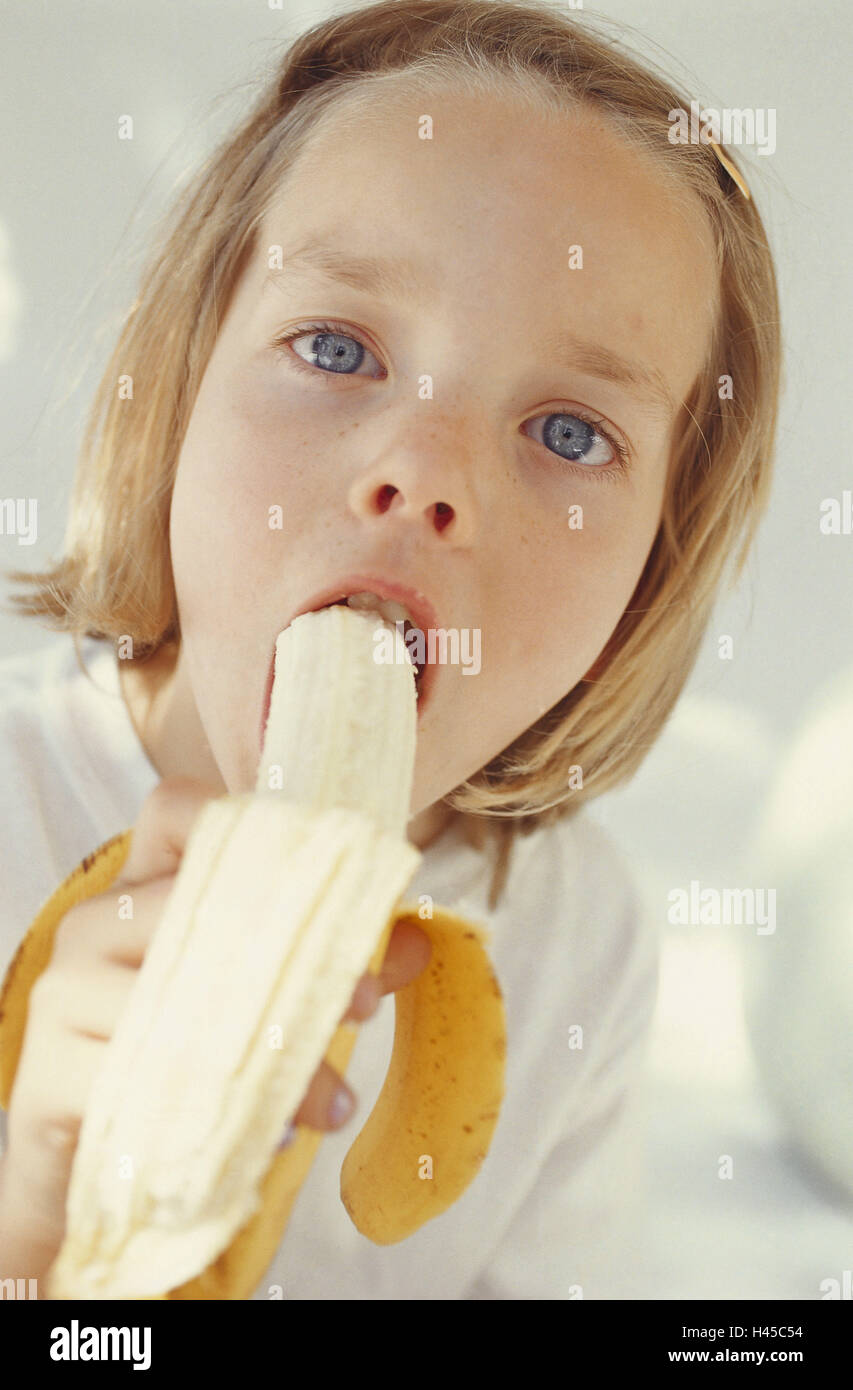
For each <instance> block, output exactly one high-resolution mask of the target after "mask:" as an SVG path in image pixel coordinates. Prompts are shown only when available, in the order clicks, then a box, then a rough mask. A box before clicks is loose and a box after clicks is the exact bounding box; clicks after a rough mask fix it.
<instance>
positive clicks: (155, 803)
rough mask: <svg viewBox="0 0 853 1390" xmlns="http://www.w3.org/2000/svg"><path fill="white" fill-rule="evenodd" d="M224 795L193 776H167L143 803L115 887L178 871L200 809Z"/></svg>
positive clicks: (146, 880)
mask: <svg viewBox="0 0 853 1390" xmlns="http://www.w3.org/2000/svg"><path fill="white" fill-rule="evenodd" d="M224 795H225V793H224V792H223V791H222V790H220V789H218V788H216V787H213V786H211V785H210V784H209V783H207V782H200V781H198V780H197V779H196V778H194V777H166V778H164V779H163V781H162V782H160V783H158V785H157V786H156V787H155V788H154V790H153V792H151V794H150V795H149V796H147V797H146V799H145V801H144V802H143V803H142V808H141V810H140V812H139V818H138V820H137V822H136V825H135V826H134V827H133V831H132V833H131V840H130V849H129V850H128V855H127V859H126V860H125V862H124V866H123V868H122V871H121V873H120V875H119V877H118V878H117V879H116V881H115V886H118V885H120V884H127V885H132V884H136V883H147V882H148V881H149V880H150V879H154V878H162V877H163V876H164V875H166V874H174V873H177V871H178V868H179V866H180V863H181V859H182V858H183V853H184V847H185V845H186V842H187V839H188V838H189V833H190V831H191V829H192V827H193V824H194V822H195V820H196V818H197V817H198V815H199V812H200V811H201V810H202V808H203V807H204V806H205V804H206V803H207V802H208V801H212V800H213V799H214V798H215V797H218V796H224Z"/></svg>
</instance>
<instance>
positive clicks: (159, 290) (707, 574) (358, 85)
mask: <svg viewBox="0 0 853 1390" xmlns="http://www.w3.org/2000/svg"><path fill="white" fill-rule="evenodd" d="M401 74H405V75H406V78H407V80H409V81H412V82H421V83H423V84H428V83H430V82H435V81H440V82H444V81H448V80H452V79H454V78H459V77H460V76H461V77H462V78H463V79H464V81H465V83H466V87H467V88H468V89H470V88H472V87H475V88H476V90H478V91H490V92H494V91H498V92H501V91H506V90H507V84H509V85H510V87H511V88H512V89H513V90H514V91H515V92H516V93H517V94H519V95H521V96H527V97H528V98H529V99H530V101H531V102H532V103H534V104H535V105H536V106H538V108H539V109H540V110H553V111H555V112H559V111H566V110H568V109H570V108H572V107H577V105H578V103H581V104H583V105H585V106H586V107H587V108H588V109H589V108H592V109H593V110H595V111H596V112H598V113H601V114H603V115H604V116H605V117H607V118H609V119H610V120H611V122H614V123H616V124H617V125H618V127H619V128H620V130H621V132H622V133H623V134H624V137H625V139H626V140H629V141H633V142H634V143H635V144H636V145H638V146H639V147H640V148H642V149H643V150H645V151H647V152H648V153H649V154H651V155H652V157H653V158H654V159H655V161H656V163H657V165H658V166H659V167H660V169H661V170H663V171H664V172H665V173H666V174H667V175H668V176H669V177H670V179H671V181H672V184H673V186H674V187H675V188H677V189H680V190H681V191H682V193H683V196H684V197H685V198H690V197H691V195H692V197H693V198H694V199H698V200H699V201H700V203H701V205H702V207H703V208H704V211H705V213H706V215H707V218H708V220H709V223H710V226H711V228H712V231H713V236H714V244H715V248H716V254H717V264H718V270H719V310H718V316H717V322H716V325H715V329H714V333H713V336H712V341H711V343H710V344H709V347H708V355H707V360H706V363H705V366H704V368H703V370H702V371H700V373H699V374H698V377H697V380H696V381H695V383H694V384H693V387H692V389H691V390H690V392H689V394H688V396H687V398H686V399H685V401H684V402H683V405H682V410H681V416H680V419H679V420H678V421H677V422H676V428H675V431H674V436H673V439H674V442H673V449H672V456H671V459H670V464H669V474H668V480H667V488H666V496H665V500H664V504H663V510H662V516H661V523H660V526H659V529H658V532H657V535H656V537H655V540H654V542H653V545H652V547H651V550H650V553H649V556H648V559H647V562H646V565H645V567H644V569H643V573H642V575H641V576H640V579H639V581H638V583H637V586H636V588H635V591H634V593H633V595H632V598H631V600H630V601H629V603H628V605H627V606H626V609H625V611H624V613H623V615H622V617H621V619H620V621H619V622H618V624H617V626H616V628H615V629H614V631H613V633H612V634H611V637H610V639H609V641H608V642H607V644H606V646H605V648H604V651H603V652H602V654H601V656H600V657H599V659H598V661H597V662H596V665H595V668H594V671H595V678H592V677H591V676H589V675H588V678H586V679H584V680H581V681H579V682H578V684H577V685H576V686H575V687H574V688H573V689H572V690H570V691H569V692H568V693H567V694H566V695H565V696H564V698H563V699H562V700H560V701H559V703H558V704H557V705H555V706H554V707H553V708H552V709H551V710H550V711H549V712H548V713H547V714H545V715H544V716H543V717H542V718H540V719H538V720H537V721H536V723H535V724H534V725H532V726H531V727H530V728H529V729H527V730H526V731H525V732H524V733H523V734H522V735H521V736H520V737H519V738H517V739H516V740H515V741H514V743H513V744H512V745H511V746H510V747H508V748H507V749H505V750H504V751H503V752H502V753H501V754H499V756H497V757H496V758H494V759H493V760H492V761H491V762H490V763H488V764H487V765H486V766H485V767H483V768H481V769H480V771H479V772H477V773H476V775H474V776H473V777H471V778H469V780H468V781H466V782H465V783H463V784H462V785H461V786H459V787H457V788H455V789H454V790H453V791H452V792H451V793H449V795H448V796H447V797H446V798H445V802H446V803H447V804H448V805H449V806H451V807H452V808H453V809H454V810H456V811H458V812H461V813H463V814H465V815H466V817H467V816H471V817H474V818H475V820H476V822H477V823H476V826H475V828H474V839H475V842H479V843H481V844H482V843H483V839H484V836H485V832H486V831H487V830H489V831H492V832H494V844H495V846H496V848H497V851H498V852H497V855H496V858H495V872H494V876H493V880H492V890H491V898H490V901H491V903H492V904H494V902H496V901H497V899H498V896H499V894H500V891H501V887H502V884H503V881H504V878H505V875H506V871H507V867H508V862H509V859H508V854H509V849H510V846H511V843H512V836H513V834H514V832H515V831H517V830H521V831H522V832H526V831H529V830H531V829H533V828H535V827H536V826H538V825H541V824H544V823H549V822H551V821H553V820H554V819H555V818H557V817H559V816H566V815H571V814H573V813H575V812H576V811H577V810H578V809H579V807H580V805H581V804H582V803H583V802H584V801H586V800H588V799H589V798H591V797H593V796H598V795H600V794H601V793H602V792H604V791H606V790H607V789H609V788H612V787H614V786H616V785H617V784H619V783H622V782H624V781H626V780H627V779H628V778H630V777H631V776H632V775H633V773H634V772H635V771H636V769H637V768H638V767H639V765H640V764H641V762H642V761H643V759H644V757H645V755H646V753H647V752H648V751H649V749H650V748H651V746H652V744H653V743H654V741H655V739H656V737H657V735H658V734H659V732H660V730H661V729H662V727H663V725H664V723H665V722H666V719H667V718H668V716H669V714H670V712H671V710H672V708H673V706H674V704H675V702H676V700H677V698H678V695H679V694H680V692H681V690H682V688H683V686H684V684H685V681H686V680H687V677H688V675H689V674H690V671H691V669H692V667H693V665H694V662H695V660H696V656H697V654H698V651H699V647H700V644H701V641H702V638H703V635H704V632H705V629H706V626H707V623H708V621H709V618H710V616H711V613H712V610H713V605H714V601H715V598H716V595H717V590H718V588H719V586H720V581H721V579H722V577H723V573H724V570H725V568H726V565H727V563H728V562H729V561H731V562H732V565H733V574H732V582H734V581H735V580H736V579H737V578H738V577H739V575H740V573H741V570H742V568H743V565H744V563H745V560H746V557H747V553H748V550H749V547H750V545H751V543H752V540H753V537H754V534H755V530H756V527H757V524H758V521H759V519H760V517H761V515H762V513H763V511H764V508H765V506H766V503H767V499H768V493H769V488H770V475H771V457H772V452H773V446H774V440H775V432H776V415H777V406H778V394H779V382H780V362H781V346H780V328H779V309H778V298H777V290H776V279H775V273H774V268H773V261H772V257H771V253H770V249H769V246H768V241H767V237H766V234H765V231H764V227H763V225H762V222H761V219H760V217H759V215H758V212H757V210H756V207H755V202H754V200H748V199H746V198H745V197H744V195H743V194H742V192H741V191H740V190H739V188H738V187H737V185H736V184H735V181H734V180H733V179H732V177H731V176H730V174H729V173H728V172H727V171H726V170H725V169H724V168H723V166H722V164H721V163H720V161H718V159H717V158H716V157H715V155H714V153H713V151H712V150H711V149H710V148H709V147H708V146H707V145H704V144H677V145H674V144H671V143H670V142H669V139H668V131H669V123H668V120H667V113H668V112H669V111H671V110H673V109H674V108H682V109H689V100H686V99H684V98H683V97H682V96H681V95H680V94H679V93H678V92H677V91H676V90H675V89H674V87H673V86H671V85H670V83H669V82H668V81H667V80H666V79H664V78H663V77H662V76H658V75H656V74H655V73H654V72H653V71H652V70H651V69H650V67H649V66H648V65H647V64H645V63H644V64H641V63H640V62H638V61H636V60H635V59H634V58H632V57H631V56H629V55H627V54H626V53H624V52H622V51H620V49H619V48H618V47H617V46H616V45H615V44H614V43H613V42H612V41H611V40H610V39H609V38H607V39H604V38H600V37H597V36H596V35H595V34H594V33H593V32H591V30H590V25H589V21H588V20H587V19H586V18H585V19H584V20H583V21H582V22H581V23H578V22H576V21H575V20H574V19H573V18H572V17H571V15H569V14H566V13H564V12H563V11H562V10H561V9H560V8H558V7H557V6H556V5H550V4H548V3H530V4H528V3H504V2H503V0H387V2H386V3H379V4H372V5H367V6H364V7H361V8H358V9H355V10H351V11H347V12H345V13H342V14H338V15H336V16H334V17H333V18H330V19H327V20H324V21H323V22H322V23H319V24H316V25H314V26H313V27H312V28H311V29H310V30H308V31H307V32H306V33H304V34H303V35H301V36H300V37H299V38H298V39H297V40H296V41H295V42H294V43H293V44H292V45H291V46H290V47H289V48H288V49H287V51H286V52H285V53H284V55H283V57H282V58H281V61H280V64H279V65H278V68H277V71H276V72H275V73H274V75H273V77H272V78H271V80H270V81H269V82H268V83H267V84H266V86H265V88H264V90H263V91H262V93H261V95H260V97H259V99H258V100H257V101H256V103H255V105H254V107H253V109H252V110H251V111H250V113H249V114H248V115H247V116H246V117H245V119H244V120H243V121H242V123H241V124H240V125H239V127H238V128H237V129H236V130H235V131H234V132H233V133H231V134H230V135H229V136H228V137H227V138H226V139H224V140H223V141H222V142H221V143H220V144H219V146H218V147H217V149H216V150H215V151H214V152H213V154H211V155H210V157H209V158H208V159H207V161H206V162H205V164H204V165H203V167H202V168H201V169H200V170H199V171H198V173H197V174H196V176H195V177H194V179H193V181H192V182H191V184H190V186H189V188H188V189H187V190H186V192H185V193H184V194H183V196H182V197H181V198H180V199H179V200H178V201H177V203H176V205H175V207H174V209H173V210H172V212H171V215H170V218H169V219H168V220H167V221H166V224H165V226H164V230H163V234H162V237H161V239H160V241H159V243H158V247H157V249H156V252H155V254H154V255H153V257H152V258H151V260H150V262H149V264H148V266H147V268H146V269H145V271H144V274H143V276H142V278H141V285H140V290H139V294H138V296H137V298H136V300H135V302H134V303H133V304H132V305H131V308H130V310H129V312H128V314H127V317H126V320H125V322H124V326H123V328H122V330H121V333H120V336H119V339H118V342H117V345H116V347H115V350H114V352H113V354H112V356H111V358H110V360H109V362H108V364H107V367H106V369H105V371H104V374H103V377H102V379H101V382H100V385H99V387H98V390H97V393H96V396H95V400H94V402H93V405H92V409H91V412H90V416H89V420H88V424H87V428H86V431H85V435H84V440H83V445H82V449H81V453H80V458H79V463H78V469H77V474H76V478H75V484H74V490H73V494H72V499H71V508H70V513H69V521H68V527H67V531H66V538H65V555H64V556H63V558H61V559H60V560H59V561H58V563H56V564H55V566H54V567H53V568H51V569H48V570H47V571H45V572H41V573H37V574H27V573H25V572H21V571H17V570H16V571H11V572H9V575H8V577H9V578H10V579H11V580H12V582H13V583H19V584H25V585H27V586H28V590H29V591H28V592H25V593H24V594H21V595H14V596H13V600H12V601H13V603H14V604H15V605H17V611H19V612H23V613H24V614H26V615H28V616H41V617H48V618H49V619H50V620H51V625H52V626H54V627H58V628H60V629H62V630H64V631H68V632H70V633H72V634H73V635H74V640H75V646H76V644H77V641H78V638H79V636H80V634H83V633H85V634H88V635H90V636H96V637H108V638H110V639H112V640H114V641H115V640H116V639H117V638H118V637H119V636H120V635H122V634H132V635H133V639H134V651H135V653H136V654H137V656H139V657H140V658H141V659H143V660H144V659H145V658H146V657H147V656H150V655H152V654H153V653H154V652H156V651H157V650H158V648H159V647H160V646H161V645H162V644H163V643H165V642H167V641H170V640H175V641H179V640H180V627H179V621H178V612H177V606H176V598H175V591H174V584H173V578H172V570H171V561H170V553H169V526H168V520H169V507H170V501H171V494H172V485H173V481H174V477H175V472H176V467H177V461H178V457H179V454H180V450H181V444H182V441H183V437H184V433H185V430H186V428H187V424H188V421H189V418H190V415H191V412H192V409H193V404H194V402H195V398H196V393H197V391H198V388H199V385H200V382H201V379H202V376H203V374H204V371H205V368H206V365H207V362H208V359H209V357H210V354H211V351H212V349H213V345H214V342H215V339H216V335H217V331H218V322H219V319H220V317H221V316H224V313H225V310H226V308H227V305H228V303H229V301H230V298H231V295H232V293H233V291H234V289H235V286H236V285H237V282H238V279H239V277H240V275H241V273H242V271H243V269H244V267H245V265H246V263H247V259H248V258H249V257H250V256H251V254H252V253H253V251H254V249H255V240H256V236H257V231H258V228H259V226H260V224H261V221H262V219H263V217H264V214H265V212H266V210H267V209H268V208H269V206H270V205H271V203H272V202H273V200H274V199H275V197H276V195H277V194H278V193H279V192H280V185H281V181H282V179H283V178H284V177H285V176H286V174H287V172H288V170H289V169H290V167H291V166H292V165H293V163H294V161H295V159H296V157H297V155H298V154H299V153H300V152H301V150H302V149H303V148H304V147H305V145H306V143H307V141H308V139H309V137H310V136H311V135H312V133H313V132H314V131H315V130H316V129H317V128H318V126H319V124H321V123H322V122H323V121H324V120H326V119H330V118H332V117H334V115H335V114H336V112H337V111H338V110H339V107H340V103H341V101H342V100H343V99H344V98H345V99H346V100H348V101H353V102H356V103H358V102H365V103H366V102H367V101H368V100H370V99H371V98H372V97H373V96H374V95H375V93H376V92H377V90H378V86H377V84H382V83H383V82H384V81H386V80H390V79H395V80H397V79H399V77H400V76H401ZM728 158H729V159H731V155H730V154H729V155H728ZM732 163H734V161H732ZM122 374H128V375H130V376H131V377H132V378H133V381H134V384H135V389H136V391H137V393H138V394H137V396H136V399H135V400H134V403H133V405H132V407H130V406H129V405H128V403H127V402H126V401H123V400H121V399H120V398H119V396H118V393H117V390H116V382H117V379H118V377H119V376H120V375H122ZM724 374H727V375H728V376H730V377H731V378H732V380H733V382H734V383H736V396H735V400H721V399H720V397H719V395H718V379H719V377H721V376H722V375H724ZM78 656H79V652H78ZM578 766H579V767H580V768H581V769H582V780H583V786H582V787H577V788H576V789H572V788H571V787H570V785H569V782H570V770H571V769H573V768H577V767H578ZM483 818H486V819H483ZM469 828H470V824H469Z"/></svg>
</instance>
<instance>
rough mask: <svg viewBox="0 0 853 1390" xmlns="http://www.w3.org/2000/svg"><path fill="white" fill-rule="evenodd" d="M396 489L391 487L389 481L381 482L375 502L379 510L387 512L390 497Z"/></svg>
mask: <svg viewBox="0 0 853 1390" xmlns="http://www.w3.org/2000/svg"><path fill="white" fill-rule="evenodd" d="M396 491H397V489H396V488H395V487H392V486H391V484H390V483H383V484H382V487H381V488H380V489H379V492H378V493H377V496H376V503H377V506H378V507H379V510H380V512H387V510H388V508H389V507H390V505H391V498H392V497H393V496H394V493H395V492H396Z"/></svg>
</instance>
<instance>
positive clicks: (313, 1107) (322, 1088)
mask: <svg viewBox="0 0 853 1390" xmlns="http://www.w3.org/2000/svg"><path fill="white" fill-rule="evenodd" d="M340 1089H343V1091H344V1093H345V1094H346V1095H347V1096H349V1097H350V1099H351V1101H352V1109H351V1110H350V1112H349V1115H347V1114H344V1115H342V1116H340V1117H339V1118H335V1117H334V1116H333V1115H332V1114H331V1113H330V1112H331V1107H332V1103H333V1101H334V1099H335V1096H336V1094H337V1092H338V1091H339V1090H340ZM353 1109H355V1095H354V1094H353V1092H352V1091H351V1090H350V1088H349V1086H347V1085H346V1083H345V1082H344V1081H342V1080H341V1078H340V1075H339V1074H338V1072H336V1071H335V1070H334V1068H333V1067H330V1066H329V1064H328V1062H321V1063H320V1065H319V1067H318V1068H317V1070H316V1072H315V1073H314V1076H313V1078H312V1080H311V1085H310V1086H309V1087H308V1090H307V1091H306V1093H305V1096H304V1097H303V1100H302V1104H301V1105H300V1107H299V1109H298V1110H297V1112H296V1114H295V1116H294V1123H295V1124H299V1125H310V1126H311V1128H312V1129H340V1128H341V1126H342V1125H344V1124H346V1122H347V1120H348V1119H349V1117H350V1115H351V1114H352V1110H353ZM282 1137H283V1136H282Z"/></svg>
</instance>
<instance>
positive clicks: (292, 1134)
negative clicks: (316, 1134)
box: [278, 1125, 296, 1149]
mask: <svg viewBox="0 0 853 1390" xmlns="http://www.w3.org/2000/svg"><path fill="white" fill-rule="evenodd" d="M295 1138H296V1125H288V1126H287V1129H286V1130H285V1131H284V1134H283V1135H282V1136H281V1138H280V1139H279V1141H278V1147H279V1149H286V1148H287V1146H288V1144H292V1143H293V1141H294V1139H295Z"/></svg>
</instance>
